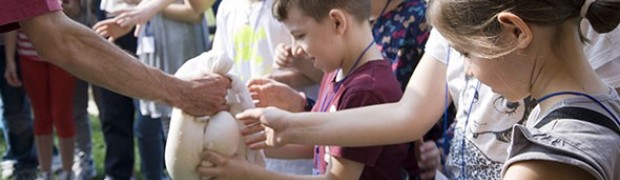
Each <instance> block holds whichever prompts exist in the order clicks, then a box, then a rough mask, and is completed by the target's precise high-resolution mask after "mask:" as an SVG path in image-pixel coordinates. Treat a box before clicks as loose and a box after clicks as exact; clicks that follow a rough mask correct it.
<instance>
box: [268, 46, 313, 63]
mask: <svg viewBox="0 0 620 180" xmlns="http://www.w3.org/2000/svg"><path fill="white" fill-rule="evenodd" d="M275 55H276V59H275V64H274V67H275V68H276V69H286V68H291V67H295V66H294V62H295V61H298V60H307V59H308V55H307V54H306V52H305V51H304V50H303V49H301V48H300V47H292V46H291V45H290V44H285V43H281V44H278V46H276V50H275Z"/></svg>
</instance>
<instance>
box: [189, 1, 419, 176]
mask: <svg viewBox="0 0 620 180" xmlns="http://www.w3.org/2000/svg"><path fill="white" fill-rule="evenodd" d="M273 13H274V16H275V17H276V18H277V19H278V20H280V21H283V22H284V24H285V25H286V27H287V28H288V29H289V31H290V34H291V35H292V36H293V38H294V46H299V47H300V48H301V49H302V50H303V51H305V52H306V53H307V54H308V56H309V57H310V59H311V60H312V61H313V62H314V65H315V66H316V67H317V68H319V69H322V70H323V71H324V72H325V73H326V75H325V76H324V77H323V81H322V83H321V89H320V91H319V99H318V102H317V104H316V105H315V106H314V108H313V111H315V112H327V111H330V112H331V111H336V110H341V109H348V108H354V107H359V106H367V105H372V104H379V103H388V102H396V101H398V100H399V99H400V97H401V95H402V91H401V90H400V85H399V83H398V81H397V80H396V78H395V77H394V76H393V75H392V71H391V69H390V65H389V62H388V61H385V60H383V57H382V56H381V53H380V52H379V50H378V49H376V48H375V44H374V42H373V36H372V32H371V27H370V24H369V22H368V19H369V16H370V0H363V1H359V0H356V1H354V0H333V1H319V0H276V1H275V3H274V9H273ZM407 147H408V146H407V145H406V144H396V145H387V146H374V147H360V148H347V147H339V146H328V147H327V146H316V147H315V151H314V159H315V169H314V174H315V175H319V174H322V176H320V178H324V179H336V178H341V179H402V178H403V174H402V171H401V165H402V164H401V163H402V161H403V159H404V157H405V156H406V155H407ZM204 157H205V160H207V161H210V162H212V163H214V164H216V166H215V167H214V168H206V167H200V168H199V170H198V171H199V173H201V174H202V175H203V176H215V177H218V178H219V177H221V178H231V179H250V178H251V179H301V178H317V177H311V176H294V175H288V174H278V173H275V172H269V171H265V170H263V169H261V168H259V167H257V166H253V165H251V164H248V163H245V162H243V161H237V160H236V159H229V158H227V157H223V156H221V155H219V154H216V153H213V152H206V154H205V156H204Z"/></svg>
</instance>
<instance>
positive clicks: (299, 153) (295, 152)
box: [265, 144, 314, 159]
mask: <svg viewBox="0 0 620 180" xmlns="http://www.w3.org/2000/svg"><path fill="white" fill-rule="evenodd" d="M265 155H266V156H267V157H270V158H276V159H312V158H313V157H314V151H313V146H309V145H297V144H289V145H286V146H283V147H278V148H267V149H265Z"/></svg>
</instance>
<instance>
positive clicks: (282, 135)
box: [237, 55, 450, 148]
mask: <svg viewBox="0 0 620 180" xmlns="http://www.w3.org/2000/svg"><path fill="white" fill-rule="evenodd" d="M410 82H412V83H409V85H408V87H407V89H406V91H405V93H404V95H403V98H402V99H401V100H400V101H399V102H396V103H389V104H381V105H374V106H368V107H363V108H356V109H350V110H343V111H338V112H334V113H297V114H293V113H287V112H284V111H281V110H278V109H276V108H266V109H254V110H248V111H246V112H244V113H241V114H239V115H238V116H237V117H238V118H239V119H241V120H243V121H245V122H246V123H247V124H253V123H256V122H257V121H259V120H260V121H261V124H260V125H256V126H250V127H248V129H250V130H247V129H246V130H244V131H245V132H244V133H245V134H252V133H254V132H255V131H252V130H251V129H254V128H256V127H257V126H265V127H266V129H265V132H266V133H267V135H266V136H267V141H264V139H256V140H255V141H254V140H249V142H250V143H255V144H252V145H251V146H250V147H252V148H262V147H265V146H267V145H270V146H278V145H282V144H286V143H295V144H321V145H339V146H350V147H354V146H372V145H383V144H396V143H404V142H411V141H415V140H418V139H420V138H421V137H422V136H423V135H424V133H426V132H427V131H428V130H429V129H430V128H431V127H432V126H433V125H434V124H435V123H436V122H437V119H439V117H440V116H441V114H442V113H443V112H444V109H445V106H446V104H447V102H449V101H450V99H447V100H446V94H445V93H446V92H445V91H446V65H445V64H444V63H442V62H440V61H438V60H437V59H435V58H433V57H432V56H429V55H424V56H423V57H422V59H421V62H420V64H419V65H418V67H417V69H416V71H415V72H414V73H413V76H412V78H411V79H410ZM448 98H449V97H448ZM254 130H255V129H254Z"/></svg>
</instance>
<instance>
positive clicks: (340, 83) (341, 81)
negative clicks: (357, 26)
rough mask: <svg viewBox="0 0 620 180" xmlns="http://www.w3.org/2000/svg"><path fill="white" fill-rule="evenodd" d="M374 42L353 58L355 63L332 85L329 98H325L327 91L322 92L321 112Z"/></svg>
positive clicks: (326, 107) (325, 108)
mask: <svg viewBox="0 0 620 180" xmlns="http://www.w3.org/2000/svg"><path fill="white" fill-rule="evenodd" d="M374 44H375V42H374V41H371V42H370V43H369V44H368V46H367V47H366V49H364V51H362V53H361V54H360V56H359V57H357V59H356V60H355V63H353V66H351V69H350V70H349V72H347V75H346V76H345V77H344V78H343V79H342V80H340V81H338V82H336V84H335V85H334V89H333V90H332V91H333V92H332V93H333V94H332V95H331V96H330V97H329V99H327V96H328V94H329V91H325V93H323V101H322V102H321V109H320V110H321V112H327V110H328V108H329V105H330V104H331V103H332V101H333V100H334V98H335V97H336V94H337V93H338V90H339V89H340V86H342V84H343V83H344V81H345V80H346V79H347V78H348V77H349V75H350V74H351V73H352V72H353V70H354V69H355V68H356V67H357V65H358V64H359V62H360V61H361V60H362V58H363V57H364V55H365V54H366V52H368V50H370V48H371V47H372V45H374ZM340 70H342V68H340V69H338V71H340ZM337 75H338V73H334V78H335V77H336V76H337Z"/></svg>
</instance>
